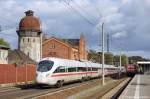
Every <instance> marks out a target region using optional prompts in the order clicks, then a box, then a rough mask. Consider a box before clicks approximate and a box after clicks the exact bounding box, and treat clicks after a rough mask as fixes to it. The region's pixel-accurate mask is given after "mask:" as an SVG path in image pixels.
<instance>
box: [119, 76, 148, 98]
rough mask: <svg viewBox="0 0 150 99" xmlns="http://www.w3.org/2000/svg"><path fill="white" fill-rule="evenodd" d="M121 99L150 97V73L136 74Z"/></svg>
mask: <svg viewBox="0 0 150 99" xmlns="http://www.w3.org/2000/svg"><path fill="white" fill-rule="evenodd" d="M119 99H150V75H136V76H135V77H134V78H133V79H132V81H131V82H130V84H129V85H128V86H127V88H126V89H125V90H124V91H123V93H122V95H121V96H120V97H119Z"/></svg>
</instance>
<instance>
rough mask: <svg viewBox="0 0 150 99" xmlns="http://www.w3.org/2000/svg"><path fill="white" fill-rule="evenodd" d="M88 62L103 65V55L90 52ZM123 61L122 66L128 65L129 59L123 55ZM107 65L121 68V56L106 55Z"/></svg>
mask: <svg viewBox="0 0 150 99" xmlns="http://www.w3.org/2000/svg"><path fill="white" fill-rule="evenodd" d="M88 60H90V61H93V62H97V63H102V53H101V52H96V51H94V50H90V51H89V52H88ZM121 61H122V62H121V64H122V66H124V65H126V64H127V63H128V57H127V56H126V55H122V56H121ZM105 64H108V65H116V66H119V64H120V56H119V55H113V54H112V53H105Z"/></svg>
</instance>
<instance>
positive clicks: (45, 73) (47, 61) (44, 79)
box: [36, 57, 118, 87]
mask: <svg viewBox="0 0 150 99" xmlns="http://www.w3.org/2000/svg"><path fill="white" fill-rule="evenodd" d="M104 67H105V75H110V74H114V73H118V68H117V67H114V66H112V65H105V66H104ZM101 74H102V65H101V64H98V63H92V62H90V61H75V60H67V59H59V58H51V57H48V58H44V59H42V60H41V61H40V62H39V63H38V65H37V69H36V82H37V83H38V84H47V85H56V86H57V87H61V86H62V85H63V83H67V82H71V81H76V80H81V81H83V80H87V79H90V78H94V77H99V76H101Z"/></svg>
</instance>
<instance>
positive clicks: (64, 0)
mask: <svg viewBox="0 0 150 99" xmlns="http://www.w3.org/2000/svg"><path fill="white" fill-rule="evenodd" d="M62 1H63V2H64V3H63V4H64V6H68V7H67V8H69V9H70V10H71V11H73V12H75V13H77V14H78V15H79V16H81V17H82V18H83V19H84V20H85V21H86V22H87V23H89V24H90V25H91V26H95V25H96V24H94V23H93V22H92V21H90V20H89V19H88V18H86V17H85V16H84V15H83V14H82V13H81V12H79V11H78V10H77V9H76V8H74V7H73V6H72V5H71V4H70V2H68V0H62Z"/></svg>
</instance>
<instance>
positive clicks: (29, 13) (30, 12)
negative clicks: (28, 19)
mask: <svg viewBox="0 0 150 99" xmlns="http://www.w3.org/2000/svg"><path fill="white" fill-rule="evenodd" d="M25 14H26V16H33V11H32V10H28V11H26V12H25Z"/></svg>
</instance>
